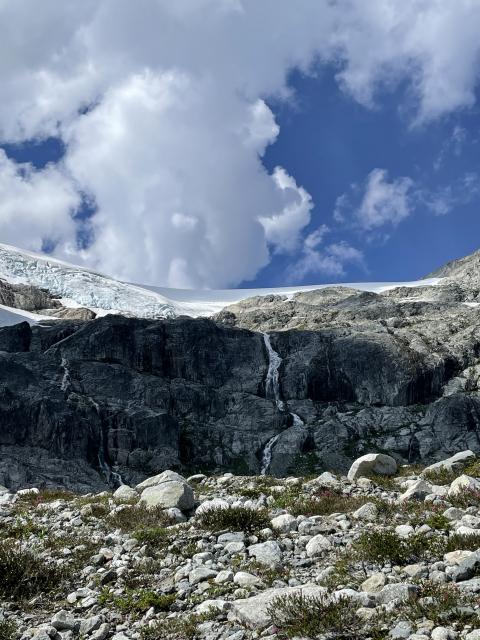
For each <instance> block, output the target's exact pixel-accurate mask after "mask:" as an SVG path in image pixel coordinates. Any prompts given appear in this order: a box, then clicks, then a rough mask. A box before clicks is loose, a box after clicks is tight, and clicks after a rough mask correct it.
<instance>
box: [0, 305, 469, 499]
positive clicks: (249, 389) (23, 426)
mask: <svg viewBox="0 0 480 640" xmlns="http://www.w3.org/2000/svg"><path fill="white" fill-rule="evenodd" d="M271 342H272V346H273V348H274V349H275V350H276V351H277V352H278V353H279V355H280V356H281V357H282V359H283V360H282V363H281V366H280V369H279V374H280V393H281V397H282V398H283V400H284V401H285V402H286V410H285V411H283V412H282V411H279V410H278V409H277V407H276V405H275V403H274V402H273V401H272V400H271V399H267V398H266V397H265V380H266V375H267V370H268V353H267V350H266V348H265V344H264V341H263V336H262V334H261V333H257V332H254V331H250V330H247V329H239V328H234V327H231V326H226V325H220V324H216V323H215V322H213V321H211V320H204V319H197V320H193V319H190V318H177V319H175V320H158V321H155V320H140V319H128V318H124V317H120V316H106V317H104V318H100V319H97V320H93V321H86V322H84V321H81V320H71V321H67V320H65V321H55V322H51V323H47V324H45V325H42V326H40V325H36V326H33V327H29V326H28V324H26V323H22V324H19V325H16V326H14V327H7V328H3V329H0V350H1V351H0V484H4V485H7V486H10V487H13V488H17V487H19V486H26V485H28V484H35V485H46V486H53V485H63V486H67V487H69V488H72V489H75V490H80V491H82V490H83V491H87V490H92V489H101V488H105V486H106V484H107V483H109V482H110V484H111V485H113V484H114V483H115V482H118V478H117V477H116V476H115V475H112V469H113V470H114V471H115V472H118V473H120V474H121V476H122V478H123V479H124V480H125V482H128V483H132V482H136V481H138V480H140V479H143V478H145V477H147V476H150V475H153V474H155V473H158V472H160V471H162V470H164V469H166V468H178V469H181V470H183V471H207V470H208V471H214V470H218V471H227V470H233V471H235V472H237V473H242V472H243V473H258V472H259V470H260V463H261V456H262V450H263V447H264V446H265V444H266V442H267V441H268V440H269V439H270V438H272V437H273V436H274V435H275V434H278V433H280V434H281V435H280V438H279V439H278V441H277V444H276V446H275V449H274V452H273V458H272V464H271V468H270V472H271V473H276V474H279V475H280V474H285V473H287V472H288V473H291V472H296V471H302V472H305V471H311V470H313V469H314V468H315V469H318V470H319V471H320V470H323V469H334V470H344V469H346V468H347V467H348V465H349V464H350V462H351V459H352V458H353V457H355V456H357V455H359V454H361V453H364V452H367V451H372V450H380V451H382V450H385V451H388V452H389V453H391V454H392V455H394V456H395V457H396V458H397V459H398V460H399V461H404V462H407V461H417V460H420V459H425V460H428V461H430V460H435V459H437V458H440V457H445V456H446V455H449V454H451V453H454V452H456V451H458V450H461V449H466V448H470V449H473V450H474V451H480V435H479V434H480V398H479V397H478V394H477V391H476V389H473V390H471V391H466V390H465V388H462V389H460V390H458V392H453V393H451V394H450V395H448V396H443V391H444V387H445V385H446V384H447V383H448V382H449V381H450V380H451V379H452V378H453V377H454V376H455V375H457V373H458V372H459V371H462V370H463V369H464V368H465V366H466V363H465V362H464V361H463V360H462V358H464V356H461V357H460V356H458V355H453V354H452V353H451V352H450V351H448V350H445V352H444V353H443V354H441V355H438V356H437V357H435V358H432V357H431V356H430V354H428V353H425V354H423V355H422V354H421V353H420V352H418V351H413V350H412V349H411V348H410V347H409V346H408V345H405V343H404V342H402V341H401V340H399V339H398V337H396V336H395V335H392V333H390V332H388V331H381V330H364V331H357V330H355V328H352V327H334V328H328V329H320V330H317V331H312V330H309V331H304V330H296V331H284V332H275V333H272V334H271ZM463 351H465V350H463ZM462 353H463V352H462ZM289 412H294V413H296V414H298V416H300V418H301V419H302V421H303V422H304V426H302V427H299V426H293V423H292V415H291V414H290V413H289Z"/></svg>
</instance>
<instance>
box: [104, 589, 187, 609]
mask: <svg viewBox="0 0 480 640" xmlns="http://www.w3.org/2000/svg"><path fill="white" fill-rule="evenodd" d="M99 600H100V603H101V604H107V603H109V602H111V603H112V604H113V605H114V607H116V608H117V609H119V611H121V612H122V613H133V614H137V613H145V611H148V610H149V609H150V608H151V607H153V608H154V609H155V611H169V609H170V607H171V606H172V604H173V603H174V602H175V600H176V596H175V595H173V594H170V595H163V594H158V593H155V592H154V591H148V590H143V589H142V590H138V591H134V590H128V591H127V593H126V594H125V595H124V596H112V595H111V594H110V593H109V592H108V590H106V591H104V592H103V593H102V594H101V595H100V599H99Z"/></svg>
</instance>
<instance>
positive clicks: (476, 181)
mask: <svg viewBox="0 0 480 640" xmlns="http://www.w3.org/2000/svg"><path fill="white" fill-rule="evenodd" d="M29 5H32V6H31V7H30V9H29V8H28V7H29ZM33 7H34V0H25V2H24V3H21V6H20V4H17V3H12V4H10V5H9V6H8V7H7V6H6V5H2V6H1V7H0V57H1V59H3V60H8V64H5V65H4V66H3V67H1V66H0V79H1V80H2V87H3V96H2V104H1V105H0V241H3V242H6V243H10V244H14V245H17V246H20V247H24V248H26V249H30V250H36V251H44V252H47V253H51V254H53V255H55V256H57V257H59V258H62V259H65V260H68V261H70V262H74V263H78V264H82V265H85V266H88V267H93V268H96V269H98V270H100V271H103V272H105V273H107V274H111V275H113V276H116V277H119V278H122V279H125V280H130V281H136V282H145V283H150V284H157V285H162V286H174V287H195V288H198V287H207V288H209V287H227V286H281V285H286V284H292V283H298V284H312V283H324V282H336V281H343V282H348V281H350V282H354V281H361V280H363V281H365V280H370V281H371V280H374V281H380V280H385V281H390V280H410V279H417V278H419V277H421V276H422V275H425V274H427V273H428V272H430V271H431V270H433V269H435V268H436V267H438V266H440V265H442V264H443V263H445V262H446V261H448V260H451V259H454V258H457V257H460V256H463V255H466V254H468V253H470V252H472V251H474V250H476V249H478V248H479V241H478V238H479V237H480V234H479V225H480V222H479V216H478V207H479V201H480V167H479V166H478V157H479V135H478V131H479V124H480V122H479V106H478V105H479V102H478V96H479V94H478V77H479V73H478V72H479V69H478V60H479V59H480V42H479V39H478V32H479V29H480V6H479V7H476V6H474V5H473V4H472V3H471V2H469V1H468V0H458V2H457V3H456V4H455V6H453V4H452V5H450V4H447V3H442V2H425V0H405V2H403V3H402V4H401V5H400V3H398V2H396V0H372V1H371V2H369V4H368V5H365V3H364V2H362V1H361V0H338V1H337V2H336V3H331V2H327V0H325V1H324V2H323V1H321V0H299V3H298V5H296V6H295V7H293V5H291V4H290V3H287V2H283V1H280V2H279V1H275V0H264V1H263V2H262V3H258V2H257V1H256V0H186V1H185V2H183V3H181V4H180V3H179V4H175V5H173V4H171V3H169V2H165V1H164V0H139V2H138V4H137V5H136V8H135V10H134V9H133V8H132V5H131V4H130V3H129V2H126V1H124V0H118V2H112V0H85V2H83V3H78V2H76V0H62V2H60V1H59V0H46V3H45V6H44V13H42V16H41V19H39V18H38V16H37V18H38V19H37V18H35V12H34V11H32V9H33ZM132 12H133V13H132ZM53 19H54V20H55V21H56V23H58V25H59V27H58V29H57V30H56V31H55V32H54V33H52V31H51V28H50V25H51V22H52V20H53ZM132 24H134V25H135V29H134V32H133V31H132V28H131V25H132ZM2 25H4V26H2ZM5 25H9V27H8V29H7V27H6V26H5ZM16 32H18V33H24V34H25V38H22V40H18V39H15V38H14V37H13V34H14V33H16ZM29 34H30V35H29ZM372 42H374V43H375V46H374V47H372Z"/></svg>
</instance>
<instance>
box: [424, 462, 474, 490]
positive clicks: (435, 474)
mask: <svg viewBox="0 0 480 640" xmlns="http://www.w3.org/2000/svg"><path fill="white" fill-rule="evenodd" d="M463 474H465V475H467V476H471V477H472V478H480V461H479V460H474V461H473V462H470V463H469V464H468V465H467V466H465V467H459V468H458V469H447V468H445V467H444V468H440V469H437V470H434V471H427V472H426V473H425V479H426V480H428V481H429V482H431V483H432V484H440V485H446V484H451V483H452V482H453V481H454V480H455V479H456V478H458V477H459V476H461V475H463Z"/></svg>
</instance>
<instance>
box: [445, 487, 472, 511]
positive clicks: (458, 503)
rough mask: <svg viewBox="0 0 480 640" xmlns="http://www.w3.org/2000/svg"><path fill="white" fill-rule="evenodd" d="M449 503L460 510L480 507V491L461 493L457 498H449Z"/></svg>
mask: <svg viewBox="0 0 480 640" xmlns="http://www.w3.org/2000/svg"><path fill="white" fill-rule="evenodd" d="M448 501H449V502H450V503H451V504H452V505H453V506H454V507H458V508H459V509H467V507H480V491H478V490H473V491H461V492H460V493H457V495H455V496H451V497H449V498H448Z"/></svg>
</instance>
